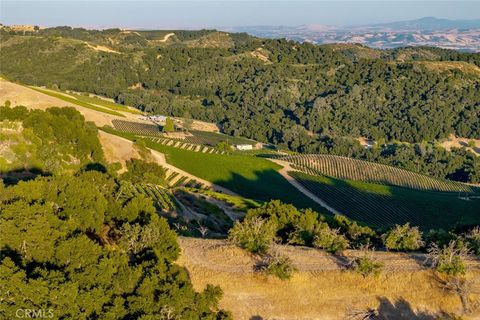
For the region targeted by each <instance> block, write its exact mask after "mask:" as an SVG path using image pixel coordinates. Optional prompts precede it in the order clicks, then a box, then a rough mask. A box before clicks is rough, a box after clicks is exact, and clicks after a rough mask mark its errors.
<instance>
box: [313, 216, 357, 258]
mask: <svg viewBox="0 0 480 320" xmlns="http://www.w3.org/2000/svg"><path fill="white" fill-rule="evenodd" d="M314 234H315V235H314V240H313V246H314V247H315V248H320V249H324V250H326V251H327V252H330V253H336V252H337V251H341V250H345V249H346V248H348V240H347V239H346V238H345V236H344V235H342V234H339V231H338V229H331V228H330V227H329V226H328V225H327V224H326V223H324V222H323V223H320V224H318V226H317V227H316V228H315V231H314Z"/></svg>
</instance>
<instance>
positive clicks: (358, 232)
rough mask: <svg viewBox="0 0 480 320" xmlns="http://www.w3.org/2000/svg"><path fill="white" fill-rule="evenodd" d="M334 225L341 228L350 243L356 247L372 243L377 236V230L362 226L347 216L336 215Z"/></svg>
mask: <svg viewBox="0 0 480 320" xmlns="http://www.w3.org/2000/svg"><path fill="white" fill-rule="evenodd" d="M333 226H334V227H335V228H339V229H340V232H342V233H344V234H345V236H346V237H347V238H348V240H349V241H350V244H351V245H352V246H353V247H355V248H359V247H360V246H362V245H366V244H367V243H371V242H372V240H374V239H376V237H377V235H376V233H375V231H373V230H372V229H371V228H370V227H367V226H361V225H359V224H358V223H357V222H356V221H353V220H350V219H348V218H347V217H345V216H341V215H335V217H334V219H333Z"/></svg>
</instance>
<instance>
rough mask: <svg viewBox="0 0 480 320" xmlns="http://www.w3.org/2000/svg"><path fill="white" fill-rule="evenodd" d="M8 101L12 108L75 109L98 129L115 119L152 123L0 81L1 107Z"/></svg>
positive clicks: (126, 113) (137, 117) (128, 114)
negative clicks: (97, 109)
mask: <svg viewBox="0 0 480 320" xmlns="http://www.w3.org/2000/svg"><path fill="white" fill-rule="evenodd" d="M43 90H46V89H43ZM55 93H58V92H55ZM7 100H9V101H10V102H11V105H12V106H25V107H27V108H29V109H40V110H45V109H47V108H50V107H73V108H75V109H77V110H78V111H79V112H80V113H81V114H82V115H83V116H84V117H85V120H87V121H92V122H94V123H95V124H96V125H97V126H98V127H102V126H104V125H110V126H111V125H112V120H114V119H121V120H128V121H134V122H142V123H150V122H148V121H143V120H140V119H139V116H138V115H134V114H131V113H128V112H120V111H118V112H119V113H122V114H123V115H124V116H125V117H124V118H122V117H118V116H115V115H110V114H107V113H103V112H99V111H95V110H92V109H88V108H84V107H82V106H79V105H76V104H73V103H70V102H67V101H64V100H61V99H59V98H55V97H52V96H49V95H46V94H43V93H41V92H38V91H35V90H33V89H31V88H29V87H26V86H23V85H20V84H16V83H13V82H10V81H7V80H4V79H0V105H3V104H4V103H5V101H7Z"/></svg>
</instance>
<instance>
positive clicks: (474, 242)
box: [465, 226, 480, 256]
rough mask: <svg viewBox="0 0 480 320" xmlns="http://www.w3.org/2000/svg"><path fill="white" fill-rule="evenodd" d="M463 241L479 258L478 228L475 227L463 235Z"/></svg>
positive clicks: (479, 231) (479, 235) (479, 233)
mask: <svg viewBox="0 0 480 320" xmlns="http://www.w3.org/2000/svg"><path fill="white" fill-rule="evenodd" d="M465 241H466V242H467V245H468V247H469V248H470V249H471V250H472V252H473V253H474V254H476V255H477V256H480V227H478V226H477V227H475V228H473V229H472V230H470V231H469V232H468V233H467V234H465Z"/></svg>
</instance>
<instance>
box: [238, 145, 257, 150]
mask: <svg viewBox="0 0 480 320" xmlns="http://www.w3.org/2000/svg"><path fill="white" fill-rule="evenodd" d="M234 147H235V149H237V150H253V146H252V145H251V144H236V145H234Z"/></svg>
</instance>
